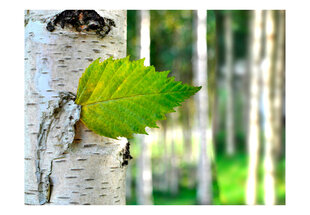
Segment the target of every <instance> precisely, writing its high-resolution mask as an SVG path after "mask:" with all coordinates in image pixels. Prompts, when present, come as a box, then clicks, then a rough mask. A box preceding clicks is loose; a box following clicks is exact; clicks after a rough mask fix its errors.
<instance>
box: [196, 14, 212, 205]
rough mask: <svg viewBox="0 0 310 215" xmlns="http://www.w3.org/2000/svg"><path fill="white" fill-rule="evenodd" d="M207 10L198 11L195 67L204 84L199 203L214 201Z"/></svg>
mask: <svg viewBox="0 0 310 215" xmlns="http://www.w3.org/2000/svg"><path fill="white" fill-rule="evenodd" d="M206 15H207V12H206V11H205V10H198V11H197V16H196V17H197V28H196V31H197V42H196V53H195V56H196V61H197V62H196V63H194V64H196V66H195V67H194V80H195V85H197V86H202V88H201V90H200V91H199V93H197V95H196V103H197V106H196V107H197V121H198V136H199V143H200V147H199V148H200V149H199V153H200V154H199V162H198V171H197V172H198V175H197V176H198V188H197V199H198V203H199V204H211V203H212V171H211V159H210V152H208V150H209V149H210V147H208V146H207V144H208V141H207V127H208V126H209V120H208V88H207V43H206V33H207V29H206V27H207V16H206Z"/></svg>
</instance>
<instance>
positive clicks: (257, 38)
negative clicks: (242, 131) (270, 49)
mask: <svg viewBox="0 0 310 215" xmlns="http://www.w3.org/2000/svg"><path fill="white" fill-rule="evenodd" d="M249 24H250V31H251V32H250V35H251V37H250V43H249V44H251V45H250V49H249V52H250V54H249V59H250V63H249V64H250V81H251V82H250V93H249V98H250V101H249V117H248V119H249V123H248V125H249V128H248V132H249V133H248V135H247V145H248V146H247V149H248V155H249V161H248V178H247V189H246V203H247V204H248V205H254V204H256V202H257V199H256V196H257V184H258V182H257V180H258V164H259V150H260V120H259V101H260V95H261V94H260V92H261V90H260V74H261V69H260V67H261V51H262V45H261V43H262V32H263V12H262V11H260V10H257V11H253V12H251V21H250V22H249Z"/></svg>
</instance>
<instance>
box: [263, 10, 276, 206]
mask: <svg viewBox="0 0 310 215" xmlns="http://www.w3.org/2000/svg"><path fill="white" fill-rule="evenodd" d="M265 15H266V19H265V20H266V24H265V38H266V39H265V52H264V61H263V72H262V78H263V95H262V102H263V122H264V123H263V125H264V141H265V142H264V143H265V148H264V190H265V193H264V200H265V204H266V205H274V204H275V167H274V162H275V160H274V158H275V156H274V133H273V117H274V116H273V106H272V97H271V95H272V91H271V81H272V80H271V77H272V75H273V72H274V64H273V61H274V53H275V42H274V38H275V30H274V27H275V26H274V13H273V11H270V10H268V11H266V12H265Z"/></svg>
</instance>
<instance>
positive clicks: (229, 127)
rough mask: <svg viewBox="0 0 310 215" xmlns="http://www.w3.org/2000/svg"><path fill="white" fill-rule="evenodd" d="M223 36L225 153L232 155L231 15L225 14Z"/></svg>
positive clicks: (233, 145) (233, 147)
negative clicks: (225, 93) (225, 99)
mask: <svg viewBox="0 0 310 215" xmlns="http://www.w3.org/2000/svg"><path fill="white" fill-rule="evenodd" d="M224 32H225V33H224V34H225V70H226V76H225V87H226V92H227V102H226V153H227V154H228V155H233V154H234V153H235V141H234V104H233V86H232V81H233V80H232V79H233V72H234V71H233V70H234V67H233V32H232V17H231V13H230V12H227V13H226V14H225V20H224Z"/></svg>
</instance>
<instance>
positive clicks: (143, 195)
mask: <svg viewBox="0 0 310 215" xmlns="http://www.w3.org/2000/svg"><path fill="white" fill-rule="evenodd" d="M140 58H145V60H144V64H145V66H149V65H150V11H148V10H142V11H141V13H140ZM138 137H139V138H138V139H139V145H140V155H139V158H138V168H137V170H138V177H137V197H138V198H137V199H138V203H139V204H143V205H149V204H153V200H152V190H153V189H152V186H153V185H152V166H151V164H152V163H151V151H150V150H151V149H150V144H151V137H149V136H147V137H145V135H138Z"/></svg>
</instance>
